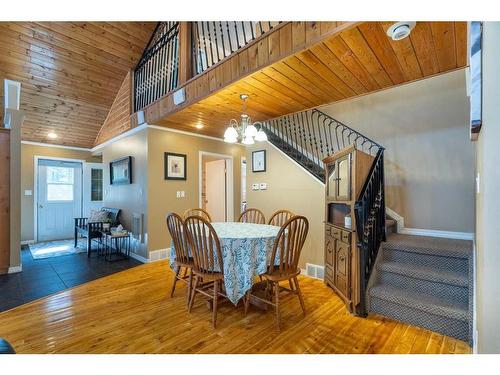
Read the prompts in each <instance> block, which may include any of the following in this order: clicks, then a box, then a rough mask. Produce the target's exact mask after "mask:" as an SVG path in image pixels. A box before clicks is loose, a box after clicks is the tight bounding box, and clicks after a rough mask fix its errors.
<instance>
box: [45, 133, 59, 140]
mask: <svg viewBox="0 0 500 375" xmlns="http://www.w3.org/2000/svg"><path fill="white" fill-rule="evenodd" d="M47 137H49V138H50V139H56V138H57V134H56V133H54V132H50V133H49V134H47Z"/></svg>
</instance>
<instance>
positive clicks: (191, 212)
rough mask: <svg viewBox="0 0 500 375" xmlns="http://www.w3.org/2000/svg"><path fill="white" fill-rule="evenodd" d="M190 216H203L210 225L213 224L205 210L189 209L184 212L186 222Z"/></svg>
mask: <svg viewBox="0 0 500 375" xmlns="http://www.w3.org/2000/svg"><path fill="white" fill-rule="evenodd" d="M189 216H201V217H202V218H204V219H205V220H207V221H208V222H209V223H211V222H212V218H211V217H210V215H209V214H208V212H207V211H205V210H204V209H203V208H189V209H187V210H186V211H184V214H183V215H182V217H183V218H184V220H186V219H187V218H188V217H189Z"/></svg>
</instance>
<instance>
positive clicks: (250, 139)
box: [241, 136, 255, 145]
mask: <svg viewBox="0 0 500 375" xmlns="http://www.w3.org/2000/svg"><path fill="white" fill-rule="evenodd" d="M241 143H243V144H244V145H253V144H254V143H255V141H254V140H253V137H249V136H246V137H245V138H243V141H241Z"/></svg>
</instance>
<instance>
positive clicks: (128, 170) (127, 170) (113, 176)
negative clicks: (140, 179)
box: [109, 156, 132, 185]
mask: <svg viewBox="0 0 500 375" xmlns="http://www.w3.org/2000/svg"><path fill="white" fill-rule="evenodd" d="M109 178H110V183H111V185H123V184H131V183H132V156H126V157H124V158H121V159H117V160H113V161H112V162H111V163H109Z"/></svg>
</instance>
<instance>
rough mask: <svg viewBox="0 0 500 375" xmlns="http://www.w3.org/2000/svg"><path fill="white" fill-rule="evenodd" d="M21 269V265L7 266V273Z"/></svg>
mask: <svg viewBox="0 0 500 375" xmlns="http://www.w3.org/2000/svg"><path fill="white" fill-rule="evenodd" d="M22 271H23V265H22V264H20V265H19V266H12V267H9V270H8V271H7V273H18V272H22Z"/></svg>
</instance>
